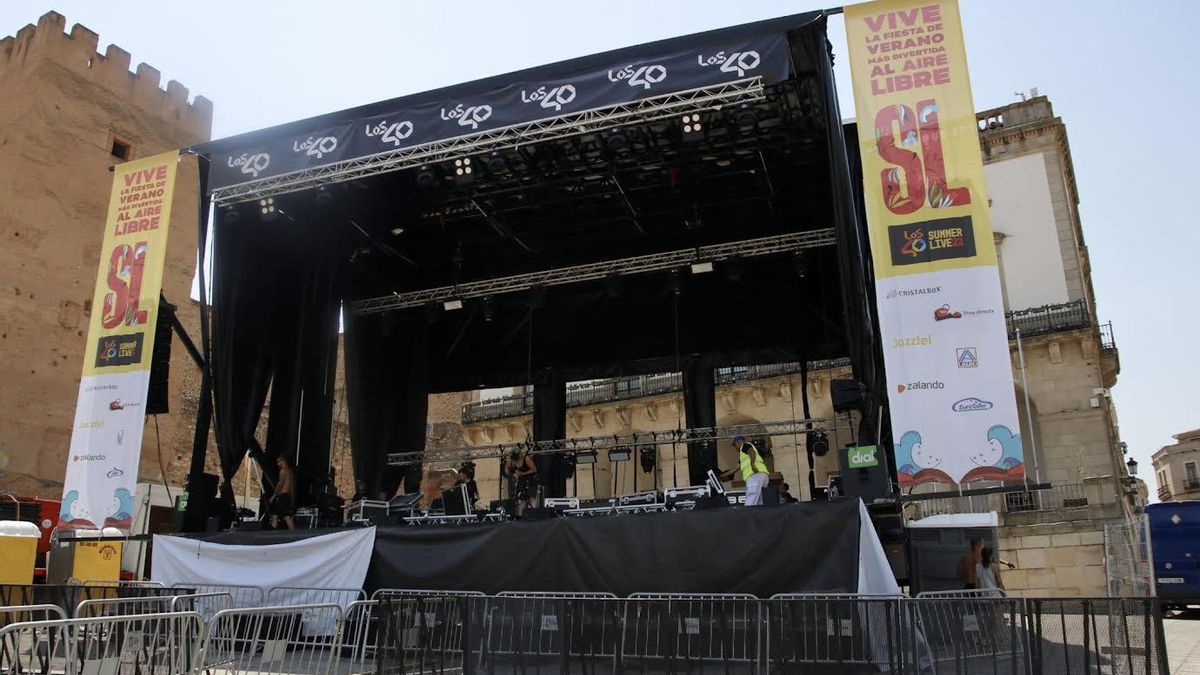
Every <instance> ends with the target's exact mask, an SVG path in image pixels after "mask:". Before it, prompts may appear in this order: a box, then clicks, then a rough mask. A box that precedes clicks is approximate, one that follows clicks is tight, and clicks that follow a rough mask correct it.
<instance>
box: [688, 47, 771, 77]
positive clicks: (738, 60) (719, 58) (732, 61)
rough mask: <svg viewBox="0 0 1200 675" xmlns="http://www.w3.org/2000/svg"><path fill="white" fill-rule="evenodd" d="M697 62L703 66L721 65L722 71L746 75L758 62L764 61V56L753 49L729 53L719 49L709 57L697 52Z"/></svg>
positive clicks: (741, 75)
mask: <svg viewBox="0 0 1200 675" xmlns="http://www.w3.org/2000/svg"><path fill="white" fill-rule="evenodd" d="M696 63H698V64H700V67H701V68H711V67H712V66H716V65H720V66H721V67H720V71H721V72H722V73H737V74H738V77H745V76H746V73H747V72H748V71H751V70H754V69H755V68H757V67H758V64H760V63H762V58H761V57H760V56H759V55H758V52H756V51H752V50H747V51H744V52H730V53H729V54H726V53H725V52H724V51H719V52H717V53H716V54H713V55H712V56H709V57H707V58H706V57H705V56H704V55H703V54H697V55H696Z"/></svg>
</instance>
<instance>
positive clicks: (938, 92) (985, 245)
mask: <svg viewBox="0 0 1200 675" xmlns="http://www.w3.org/2000/svg"><path fill="white" fill-rule="evenodd" d="M845 15H846V36H847V40H848V43H849V52H850V69H851V72H852V73H853V84H854V102H855V107H856V109H857V117H858V141H859V152H860V154H861V155H862V163H863V184H864V185H863V188H864V197H865V200H866V205H867V222H868V227H869V229H870V241H871V254H872V256H873V258H874V263H875V277H876V279H875V282H876V283H875V293H876V300H877V304H878V308H879V324H880V334H881V339H882V340H883V353H884V363H885V366H886V370H887V380H888V396H889V402H890V404H891V418H892V433H893V437H894V438H895V451H896V466H897V469H898V471H899V479H900V484H901V485H902V486H912V485H916V484H919V483H925V482H944V483H966V482H970V481H974V480H1010V479H1019V478H1022V477H1023V476H1024V471H1025V468H1024V459H1023V453H1022V450H1021V438H1020V426H1019V423H1018V417H1017V406H1016V396H1015V390H1014V387H1013V379H1012V369H1011V366H1010V364H1009V351H1008V333H1007V328H1006V326H1005V321H1004V303H1003V296H1002V294H1001V290H1000V275H999V271H998V270H997V267H996V247H995V244H994V242H993V240H992V224H991V218H990V215H989V213H988V196H987V187H986V186H985V185H984V178H983V160H982V159H981V157H980V148H979V136H978V134H979V128H978V125H977V123H976V119H975V106H974V103H973V101H972V100H971V83H970V80H969V78H968V75H967V58H966V50H965V48H964V45H963V36H962V26H961V24H960V19H959V13H958V4H957V3H956V2H955V1H954V0H941V1H932V2H930V1H926V2H914V1H913V0H879V1H877V2H869V3H865V4H860V5H849V6H847V7H846V8H845Z"/></svg>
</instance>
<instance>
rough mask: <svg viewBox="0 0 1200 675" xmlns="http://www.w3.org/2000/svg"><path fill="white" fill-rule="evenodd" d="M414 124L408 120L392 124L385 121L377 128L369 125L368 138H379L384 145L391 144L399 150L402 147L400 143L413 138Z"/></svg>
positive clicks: (377, 125) (367, 129)
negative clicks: (410, 137)
mask: <svg viewBox="0 0 1200 675" xmlns="http://www.w3.org/2000/svg"><path fill="white" fill-rule="evenodd" d="M412 132H413V123H412V122H409V121H408V120H404V121H403V122H391V123H388V121H387V120H383V121H382V122H380V123H379V124H376V125H375V126H370V125H368V126H367V128H366V133H367V136H369V137H371V138H374V137H376V136H378V137H379V140H380V141H383V142H384V143H391V144H392V145H394V146H396V147H397V148H398V147H400V142H401V141H403V140H404V139H406V138H408V137H409V136H412Z"/></svg>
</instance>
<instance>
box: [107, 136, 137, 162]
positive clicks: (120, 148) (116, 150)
mask: <svg viewBox="0 0 1200 675" xmlns="http://www.w3.org/2000/svg"><path fill="white" fill-rule="evenodd" d="M132 150H133V144H132V143H130V142H129V141H126V140H124V139H121V138H118V137H116V136H113V139H112V150H111V151H110V152H111V154H112V156H113V157H116V158H117V159H119V160H121V161H122V162H128V161H129V160H130V159H132V154H133V153H132V152H131V151H132Z"/></svg>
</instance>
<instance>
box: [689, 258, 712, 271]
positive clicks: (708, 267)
mask: <svg viewBox="0 0 1200 675" xmlns="http://www.w3.org/2000/svg"><path fill="white" fill-rule="evenodd" d="M711 271H713V264H712V263H711V262H707V261H706V262H698V263H692V274H707V273H709V272H711Z"/></svg>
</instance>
